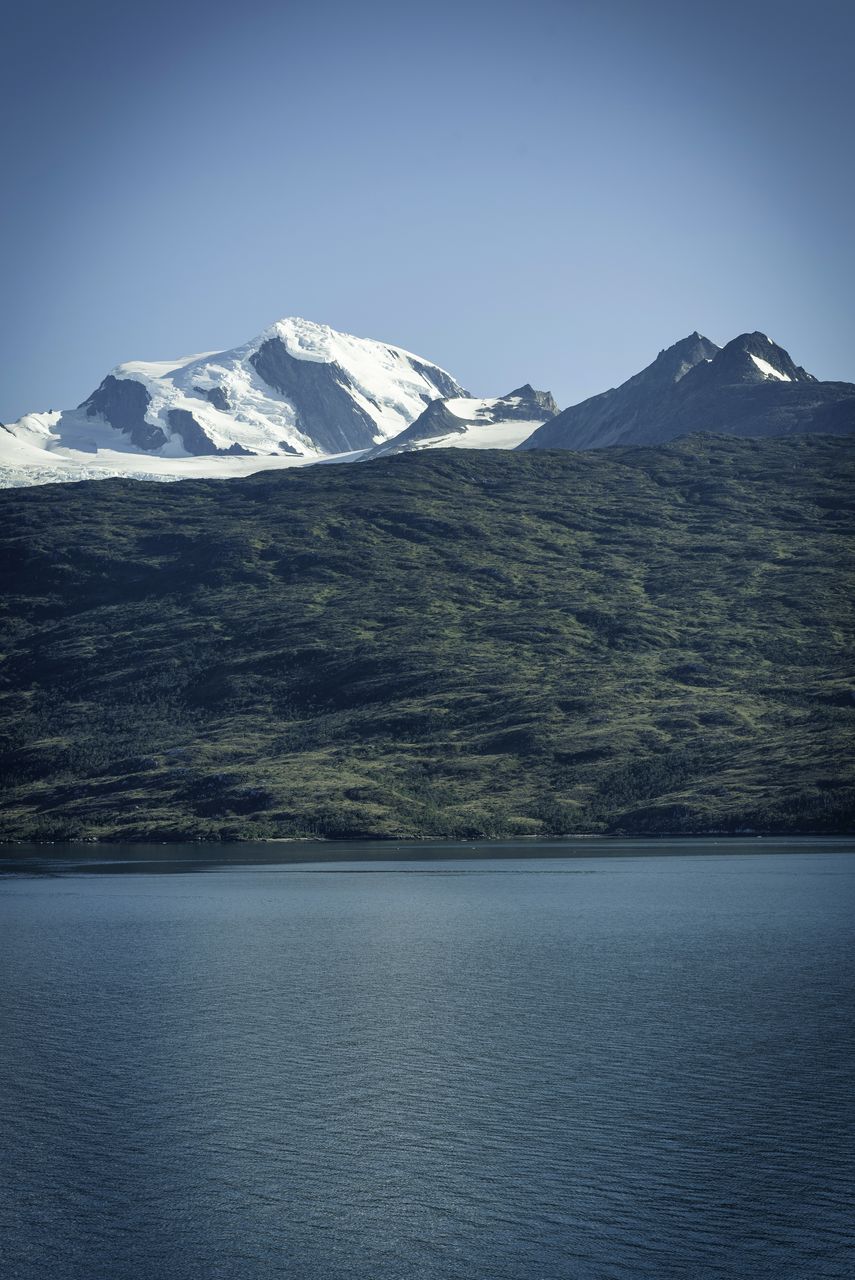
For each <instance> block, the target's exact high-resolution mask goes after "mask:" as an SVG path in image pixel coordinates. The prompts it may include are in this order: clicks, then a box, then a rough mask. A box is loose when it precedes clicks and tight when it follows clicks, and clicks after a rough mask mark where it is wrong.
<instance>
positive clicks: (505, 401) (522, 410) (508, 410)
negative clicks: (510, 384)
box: [495, 382, 560, 422]
mask: <svg viewBox="0 0 855 1280" xmlns="http://www.w3.org/2000/svg"><path fill="white" fill-rule="evenodd" d="M559 412H560V410H559V408H558V405H557V404H556V403H555V397H554V396H553V394H552V392H551V391H535V389H534V387H533V386H532V385H531V383H530V382H526V383H525V384H524V385H523V386H521V387H517V389H516V391H511V392H510V393H509V394H508V395H506V396H500V397H499V399H498V400H497V401H496V409H495V413H496V417H497V418H500V417H501V418H502V419H503V420H504V421H508V422H510V421H519V422H523V421H525V422H528V421H530V420H531V419H532V418H542V419H543V421H544V422H546V421H547V419H549V418H554V417H555V415H556V413H559Z"/></svg>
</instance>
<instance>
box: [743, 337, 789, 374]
mask: <svg viewBox="0 0 855 1280" xmlns="http://www.w3.org/2000/svg"><path fill="white" fill-rule="evenodd" d="M769 341H770V342H771V341H772V339H771V338H770V339H769ZM749 354H750V352H749ZM751 359H752V360H753V361H754V363H755V364H756V366H757V368H758V369H759V370H760V372H761V373H762V374H763V376H764V378H777V379H778V381H779V382H792V378H790V377H788V375H787V374H786V373H781V370H780V369H776V368H775V366H774V365H771V364H769V361H768V360H761V359H760V357H759V356H754V355H752V356H751Z"/></svg>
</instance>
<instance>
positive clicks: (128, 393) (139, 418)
mask: <svg viewBox="0 0 855 1280" xmlns="http://www.w3.org/2000/svg"><path fill="white" fill-rule="evenodd" d="M150 403H151V397H150V396H149V394H148V392H147V391H146V389H145V387H144V386H143V385H142V383H140V382H135V381H134V380H133V378H115V377H114V376H113V375H112V374H111V373H109V374H108V375H107V377H106V378H105V379H104V381H103V382H102V383H101V385H100V386H99V387H98V388H97V389H96V390H95V391H93V392H92V395H91V396H90V397H89V399H88V400H84V401H83V404H82V405H80V408H81V409H82V410H84V411H85V413H86V416H87V417H88V418H96V417H101V418H104V419H105V420H106V421H107V422H109V423H110V425H111V426H113V427H115V428H116V429H117V430H118V431H123V432H124V433H125V435H127V436H129V437H130V441H131V444H134V445H136V447H137V448H138V449H146V450H153V449H159V448H160V447H161V445H164V444H166V436H165V435H164V433H163V432H162V431H161V429H160V427H157V426H153V425H152V423H150V422H146V417H145V415H146V410H147V409H148V406H149V404H150Z"/></svg>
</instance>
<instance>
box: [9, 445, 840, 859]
mask: <svg viewBox="0 0 855 1280" xmlns="http://www.w3.org/2000/svg"><path fill="white" fill-rule="evenodd" d="M852 463H853V444H852V442H851V441H847V440H844V439H831V438H823V437H813V438H798V439H772V440H765V441H751V440H737V439H727V438H716V437H694V438H689V439H686V440H682V441H680V442H678V443H675V444H672V445H670V446H662V447H658V448H646V449H632V450H629V449H608V450H603V451H600V452H593V453H584V454H577V453H569V452H561V453H549V452H530V453H502V452H488V453H483V452H475V451H467V450H445V451H433V452H429V453H423V454H409V455H405V456H403V457H393V458H389V459H383V460H380V461H377V462H373V463H368V464H364V465H356V466H338V467H335V466H328V467H313V468H311V469H308V470H305V471H292V472H290V473H287V474H283V473H279V474H273V473H269V472H268V473H266V474H262V475H259V476H255V477H252V478H251V479H249V480H236V481H230V482H223V481H207V482H203V481H198V482H186V483H182V484H160V485H159V484H140V483H134V482H133V481H100V482H96V483H87V484H79V485H57V486H46V487H42V488H33V489H19V490H7V491H5V492H4V493H2V494H0V527H2V530H3V531H4V532H3V535H2V542H3V548H2V577H3V599H4V604H3V616H2V635H0V645H2V662H0V679H2V686H0V694H2V696H1V697H0V715H2V768H3V772H4V775H5V785H6V795H5V801H4V806H3V813H4V817H3V826H2V830H3V834H4V836H5V838H7V839H14V838H24V837H26V838H36V839H38V838H45V839H48V838H64V837H72V836H74V837H79V836H93V837H96V836H97V837H102V838H105V837H110V838H117V837H127V838H146V837H153V838H164V839H168V838H171V837H189V836H199V837H217V836H228V837H236V836H265V835H270V836H277V835H278V836H285V835H294V834H297V835H299V834H316V833H322V834H327V835H331V836H337V835H341V836H344V835H369V834H372V835H377V834H380V835H390V836H391V835H449V836H470V835H471V836H475V835H486V836H499V835H503V834H508V833H531V834H538V833H543V832H571V831H579V832H582V831H618V830H620V831H627V830H632V831H654V832H656V831H687V832H696V831H708V830H730V831H733V830H737V829H741V828H745V827H750V828H753V829H755V830H766V831H772V830H774V831H799V830H808V831H810V830H812V831H839V830H842V829H845V828H847V827H851V826H852V823H853V811H854V810H855V802H854V801H855V787H853V770H852V764H851V760H852V757H851V748H852V726H853V720H855V698H853V691H855V666H853V662H852V653H851V649H849V648H848V647H847V646H848V642H849V640H850V638H851V636H852V633H853V627H852V624H853V592H852V585H853V583H852V573H851V553H852V546H853V543H852V534H853V523H855V521H853V512H852V503H851V495H852Z"/></svg>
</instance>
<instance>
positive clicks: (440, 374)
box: [410, 356, 465, 396]
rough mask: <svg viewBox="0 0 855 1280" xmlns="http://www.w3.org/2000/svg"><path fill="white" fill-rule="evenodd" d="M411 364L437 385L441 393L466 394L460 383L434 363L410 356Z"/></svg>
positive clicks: (447, 394) (451, 394)
mask: <svg viewBox="0 0 855 1280" xmlns="http://www.w3.org/2000/svg"><path fill="white" fill-rule="evenodd" d="M410 364H411V365H412V367H413V368H414V369H415V370H416V372H417V373H420V374H421V375H422V377H423V378H426V379H427V381H428V382H430V383H431V384H432V385H433V386H435V387H436V389H437V393H438V394H439V395H441V396H460V395H464V394H465V393H464V392H463V391H462V390H461V388H460V386H459V384H458V383H456V382H455V381H454V379H453V378H452V377H451V375H450V374H448V373H446V372H445V370H444V369H438V368H437V366H436V365H434V364H425V362H424V361H423V360H414V359H413V358H412V356H411V357H410Z"/></svg>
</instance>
